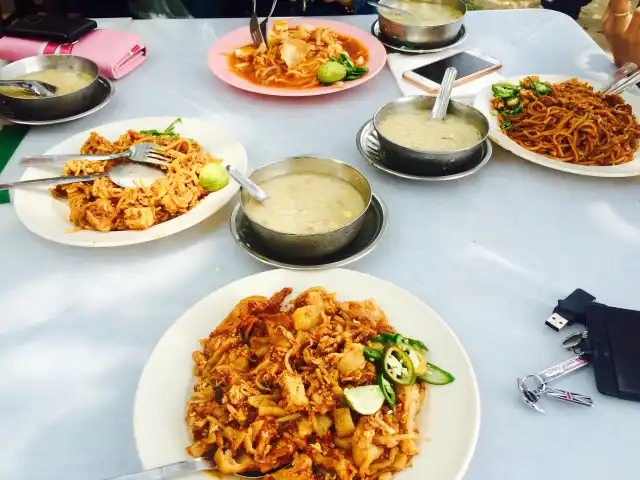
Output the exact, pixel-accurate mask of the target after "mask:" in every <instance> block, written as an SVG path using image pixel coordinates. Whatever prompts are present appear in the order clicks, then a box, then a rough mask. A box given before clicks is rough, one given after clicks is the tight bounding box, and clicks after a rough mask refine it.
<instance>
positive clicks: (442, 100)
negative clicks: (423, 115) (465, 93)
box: [431, 67, 458, 120]
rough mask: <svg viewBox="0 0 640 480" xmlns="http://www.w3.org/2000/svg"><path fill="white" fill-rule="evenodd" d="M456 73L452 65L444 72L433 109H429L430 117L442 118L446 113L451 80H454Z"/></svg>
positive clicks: (449, 97)
mask: <svg viewBox="0 0 640 480" xmlns="http://www.w3.org/2000/svg"><path fill="white" fill-rule="evenodd" d="M456 75H458V71H457V70H456V69H455V68H454V67H449V68H447V70H446V71H445V72H444V76H443V77H442V83H441V84H440V92H439V93H438V96H437V97H436V101H435V103H434V104H433V110H431V118H434V119H436V120H442V119H443V118H444V117H445V115H446V114H447V108H449V100H451V93H452V92H453V82H455V81H456Z"/></svg>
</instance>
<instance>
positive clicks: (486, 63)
mask: <svg viewBox="0 0 640 480" xmlns="http://www.w3.org/2000/svg"><path fill="white" fill-rule="evenodd" d="M449 67H454V68H455V69H456V70H457V71H458V74H457V76H456V81H455V83H454V84H453V86H454V87H457V86H459V85H463V84H465V83H468V82H470V81H472V80H475V79H476V78H480V77H482V76H483V75H487V74H489V73H491V72H495V71H496V70H499V69H500V67H502V62H500V60H497V59H495V58H493V57H490V56H488V55H485V54H483V53H480V52H478V51H477V50H464V51H462V52H458V53H454V54H453V55H450V56H448V57H445V58H441V59H440V60H436V61H435V62H432V63H428V64H427V65H422V66H421V67H418V68H414V69H413V70H407V71H406V72H404V73H403V74H402V76H403V77H404V78H405V79H406V80H408V81H410V82H411V83H413V84H415V85H416V86H418V87H420V88H422V89H423V90H426V91H427V92H430V93H438V92H439V91H440V83H442V78H443V77H444V72H445V71H446V70H447V68H449Z"/></svg>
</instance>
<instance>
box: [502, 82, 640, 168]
mask: <svg viewBox="0 0 640 480" xmlns="http://www.w3.org/2000/svg"><path fill="white" fill-rule="evenodd" d="M493 94H494V98H493V100H492V102H491V106H492V108H493V109H494V110H496V111H497V113H498V121H499V122H500V125H501V129H502V131H503V133H504V134H505V135H507V136H508V137H509V138H510V139H511V140H513V141H514V142H516V143H517V144H519V145H521V146H522V147H524V148H526V149H527V150H530V151H532V152H535V153H538V154H541V155H545V156H547V157H551V158H553V159H555V160H560V161H563V162H567V163H573V164H578V165H588V166H612V165H620V164H623V163H626V162H630V161H631V160H633V156H634V153H635V152H636V151H637V149H638V146H639V143H638V141H639V138H640V125H638V122H637V120H636V117H635V115H634V114H633V112H632V109H631V106H630V105H628V104H626V103H625V101H624V99H623V98H622V97H621V96H620V95H604V94H601V93H598V92H596V91H594V89H593V87H592V86H590V85H589V84H587V83H585V82H581V81H579V80H577V79H575V78H574V79H571V80H568V81H565V82H562V83H557V84H547V83H544V82H540V80H539V79H538V77H527V78H525V79H524V80H522V82H520V85H517V86H516V85H509V84H495V85H493Z"/></svg>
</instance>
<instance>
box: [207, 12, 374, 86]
mask: <svg viewBox="0 0 640 480" xmlns="http://www.w3.org/2000/svg"><path fill="white" fill-rule="evenodd" d="M386 60H387V53H386V50H385V48H384V46H383V45H382V44H381V43H380V42H379V41H378V40H377V39H376V38H375V37H373V36H372V35H371V34H369V33H368V32H365V31H363V30H360V29H359V28H356V27H353V26H351V25H347V24H345V23H341V22H336V21H332V20H326V19H312V18H298V19H293V18H292V19H287V20H274V21H273V22H271V24H270V25H269V29H268V31H267V39H266V43H263V44H262V45H260V46H259V47H256V46H255V45H253V44H252V41H251V35H250V32H249V27H248V26H246V27H242V28H239V29H237V30H234V31H233V32H231V33H229V34H227V35H225V36H224V37H222V38H220V39H219V40H218V41H217V42H216V43H215V44H214V45H213V46H212V47H211V49H210V50H209V54H208V57H207V62H208V64H209V68H210V69H211V71H212V72H213V73H214V74H215V75H216V76H217V77H218V78H220V79H221V80H222V81H224V82H226V83H228V84H230V85H233V86H234V87H237V88H240V89H243V90H247V91H250V92H254V93H262V94H266V95H277V96H296V97H299V96H310V95H324V94H328V93H334V92H339V91H342V90H345V89H348V88H353V87H355V86H357V85H361V84H362V83H364V82H366V81H368V80H369V79H371V78H373V77H374V76H375V75H377V74H378V73H379V72H380V71H381V70H382V67H384V64H385V62H386Z"/></svg>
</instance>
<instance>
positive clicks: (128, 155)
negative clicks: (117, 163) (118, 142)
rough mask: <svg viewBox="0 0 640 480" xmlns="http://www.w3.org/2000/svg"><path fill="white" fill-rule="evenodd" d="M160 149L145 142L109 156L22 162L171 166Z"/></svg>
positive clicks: (49, 157) (22, 163)
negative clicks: (85, 161) (120, 161)
mask: <svg viewBox="0 0 640 480" xmlns="http://www.w3.org/2000/svg"><path fill="white" fill-rule="evenodd" d="M157 147H159V145H156V144H155V143H151V142H144V143H138V144H136V145H133V146H132V147H131V148H129V149H127V150H125V151H124V152H121V153H113V154H109V155H81V154H77V153H71V154H64V155H35V156H31V157H24V158H22V159H21V160H20V166H21V167H34V166H39V165H59V164H64V163H67V162H71V161H72V160H88V161H92V162H100V161H105V160H117V159H122V160H129V161H130V162H136V163H149V164H151V165H158V166H161V167H168V166H169V165H170V162H169V159H168V158H167V157H165V156H164V155H163V154H162V153H161V152H159V151H157V150H154V149H155V148H157Z"/></svg>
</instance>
